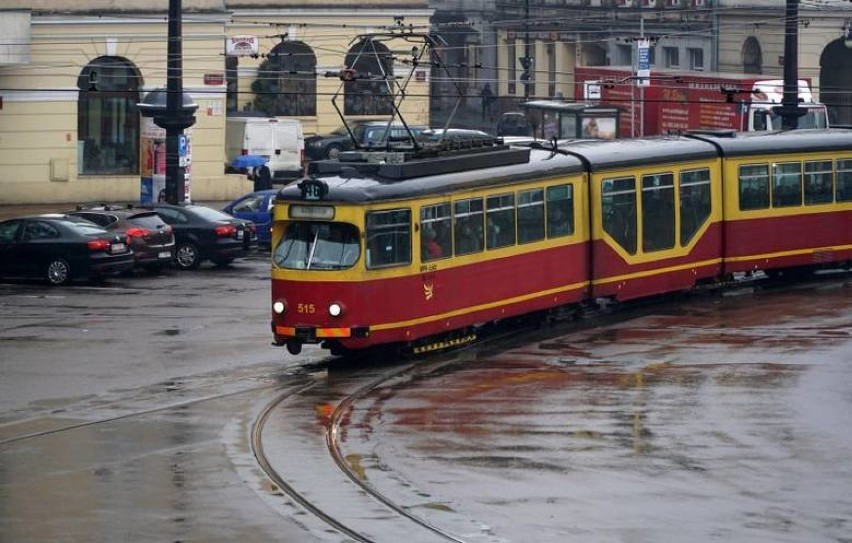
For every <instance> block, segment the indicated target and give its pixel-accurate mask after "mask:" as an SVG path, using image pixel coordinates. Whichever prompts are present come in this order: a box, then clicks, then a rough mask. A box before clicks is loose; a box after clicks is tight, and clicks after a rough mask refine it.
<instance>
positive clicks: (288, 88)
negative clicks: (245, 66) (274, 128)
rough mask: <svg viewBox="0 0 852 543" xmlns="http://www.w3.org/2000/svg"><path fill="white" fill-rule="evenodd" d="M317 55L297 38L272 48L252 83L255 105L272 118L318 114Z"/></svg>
mask: <svg viewBox="0 0 852 543" xmlns="http://www.w3.org/2000/svg"><path fill="white" fill-rule="evenodd" d="M316 66H317V57H316V55H315V54H314V51H313V49H311V48H310V47H309V46H307V45H305V44H304V43H302V42H299V41H288V42H282V43H279V44H278V45H276V46H275V47H273V48H272V51H270V53H269V55H268V56H267V57H266V60H264V61H263V62H262V63H261V65H260V68H259V69H258V71H257V79H255V80H254V82H253V83H252V85H251V90H252V92H254V94H255V99H254V107H255V109H257V110H258V111H263V112H264V113H266V114H267V115H269V116H271V117H277V116H282V117H305V116H313V115H316V114H317V77H316Z"/></svg>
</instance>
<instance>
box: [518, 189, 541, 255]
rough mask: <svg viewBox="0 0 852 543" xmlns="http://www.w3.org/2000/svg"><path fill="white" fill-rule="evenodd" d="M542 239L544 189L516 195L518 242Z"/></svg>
mask: <svg viewBox="0 0 852 543" xmlns="http://www.w3.org/2000/svg"><path fill="white" fill-rule="evenodd" d="M541 239H544V189H535V190H526V191H523V192H520V193H518V242H519V243H529V242H531V241H539V240H541Z"/></svg>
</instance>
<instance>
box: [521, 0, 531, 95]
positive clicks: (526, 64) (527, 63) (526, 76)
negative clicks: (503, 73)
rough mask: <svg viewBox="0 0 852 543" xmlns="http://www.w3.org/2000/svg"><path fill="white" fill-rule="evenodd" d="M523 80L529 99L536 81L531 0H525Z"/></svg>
mask: <svg viewBox="0 0 852 543" xmlns="http://www.w3.org/2000/svg"><path fill="white" fill-rule="evenodd" d="M521 67H522V68H523V69H524V71H523V72H522V73H521V81H522V82H523V84H524V99H526V100H529V99H530V94H531V90H532V85H533V82H534V78H533V58H532V47H531V45H530V0H524V56H523V58H521Z"/></svg>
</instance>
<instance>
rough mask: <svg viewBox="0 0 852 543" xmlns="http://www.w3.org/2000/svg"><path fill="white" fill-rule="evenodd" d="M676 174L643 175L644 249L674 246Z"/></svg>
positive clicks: (656, 249) (657, 249)
mask: <svg viewBox="0 0 852 543" xmlns="http://www.w3.org/2000/svg"><path fill="white" fill-rule="evenodd" d="M674 225H675V211H674V176H673V175H672V174H670V173H663V174H654V175H643V176H642V250H643V251H645V252H648V251H662V250H664V249H671V248H672V247H674V244H675V240H674V234H675V228H674Z"/></svg>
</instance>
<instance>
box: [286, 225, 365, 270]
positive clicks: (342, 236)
mask: <svg viewBox="0 0 852 543" xmlns="http://www.w3.org/2000/svg"><path fill="white" fill-rule="evenodd" d="M360 255H361V247H360V245H359V244H358V229H357V228H355V226H353V225H351V224H346V223H341V222H314V221H297V222H291V223H290V224H288V225H287V229H286V230H285V231H284V237H283V238H282V239H281V241H280V242H279V243H278V245H277V246H276V247H275V250H274V251H273V252H272V261H273V262H274V263H275V265H276V266H278V267H279V268H285V269H291V270H343V269H346V268H350V267H352V266H353V265H354V264H355V262H357V261H358V257H359V256H360Z"/></svg>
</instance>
